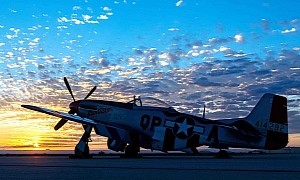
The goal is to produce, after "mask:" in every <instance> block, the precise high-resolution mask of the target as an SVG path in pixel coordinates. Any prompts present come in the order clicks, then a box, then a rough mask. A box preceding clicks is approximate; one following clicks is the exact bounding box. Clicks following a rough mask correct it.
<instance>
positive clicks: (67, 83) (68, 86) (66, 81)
mask: <svg viewBox="0 0 300 180" xmlns="http://www.w3.org/2000/svg"><path fill="white" fill-rule="evenodd" d="M64 81H65V84H66V86H67V88H68V90H69V92H70V94H71V96H72V98H73V100H74V101H75V98H74V96H73V93H72V90H71V87H70V85H69V82H68V80H67V78H66V77H64Z"/></svg>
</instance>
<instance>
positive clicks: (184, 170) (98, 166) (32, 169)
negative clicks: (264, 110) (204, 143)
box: [0, 154, 300, 180]
mask: <svg viewBox="0 0 300 180" xmlns="http://www.w3.org/2000/svg"><path fill="white" fill-rule="evenodd" d="M0 179H156V180H158V179H205V180H206V179H243V180H245V179H289V180H291V179H300V154H243V155H241V154H236V155H235V154H234V155H232V157H231V158H224V159H220V158H215V157H214V155H200V156H185V155H172V156H161V155H157V156H156V155H144V156H143V157H142V158H135V159H129V158H120V156H116V155H112V156H107V155H106V156H96V157H94V158H92V159H70V158H69V157H68V156H57V155H53V156H44V155H42V156H41V155H40V156H38V155H32V156H0Z"/></svg>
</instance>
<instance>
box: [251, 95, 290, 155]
mask: <svg viewBox="0 0 300 180" xmlns="http://www.w3.org/2000/svg"><path fill="white" fill-rule="evenodd" d="M246 120H247V121H248V122H250V123H251V124H252V125H253V126H254V127H256V128H257V130H258V131H259V132H260V133H261V134H262V135H264V136H266V142H265V149H269V150H273V149H281V148H283V147H285V146H286V145H287V143H288V118H287V99H286V98H285V97H283V96H278V95H275V94H270V93H267V94H264V95H263V97H262V98H261V99H260V100H259V102H258V103H257V105H256V106H255V107H254V109H253V110H252V111H251V113H250V114H249V115H248V116H247V117H246Z"/></svg>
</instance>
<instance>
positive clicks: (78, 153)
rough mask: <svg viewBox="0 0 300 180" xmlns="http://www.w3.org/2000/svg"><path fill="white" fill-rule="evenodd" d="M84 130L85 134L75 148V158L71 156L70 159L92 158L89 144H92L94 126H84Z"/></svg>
mask: <svg viewBox="0 0 300 180" xmlns="http://www.w3.org/2000/svg"><path fill="white" fill-rule="evenodd" d="M83 128H84V130H85V132H84V134H83V135H82V137H81V139H80V141H79V142H78V144H77V145H76V147H75V154H74V155H73V156H70V158H92V156H91V155H90V148H89V142H91V139H90V136H91V132H92V126H88V125H84V126H83Z"/></svg>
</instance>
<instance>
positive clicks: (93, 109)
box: [22, 78, 288, 157]
mask: <svg viewBox="0 0 300 180" xmlns="http://www.w3.org/2000/svg"><path fill="white" fill-rule="evenodd" d="M64 81H65V84H66V86H67V88H68V90H69V92H70V94H71V96H72V99H73V100H74V102H72V103H71V104H70V105H69V107H70V111H69V112H68V113H64V112H58V111H53V110H50V109H46V108H41V107H36V106H32V105H22V107H24V108H27V109H31V110H34V111H39V112H42V113H46V114H49V115H52V116H56V117H59V118H62V119H61V120H60V121H59V122H58V123H57V125H56V126H55V127H54V129H55V130H58V129H59V128H60V127H62V126H63V125H64V124H65V123H66V122H67V121H68V120H70V121H75V122H77V123H81V124H83V127H84V130H85V132H84V134H83V135H82V137H81V139H80V141H79V143H78V144H77V145H76V147H75V155H76V156H82V157H87V156H89V146H88V142H89V140H90V134H91V131H92V129H93V128H94V130H95V132H96V134H97V135H100V136H105V137H107V138H108V140H107V146H108V148H109V149H111V150H113V151H117V152H119V151H121V152H125V154H124V156H130V157H132V156H137V155H138V153H139V151H140V148H145V149H151V150H159V151H163V152H167V151H184V152H188V151H190V152H194V153H197V152H198V151H197V149H196V148H197V147H199V146H202V145H206V146H209V147H212V148H218V149H220V150H221V149H227V148H229V147H234V148H252V149H267V150H275V149H280V148H283V147H285V146H286V145H287V143H288V121H287V99H286V98H285V97H283V96H279V95H275V94H269V93H267V94H264V95H263V96H262V98H261V99H260V100H259V102H258V103H257V105H256V106H255V107H254V109H253V110H252V111H251V112H250V114H249V115H248V116H246V117H244V118H233V119H221V120H210V119H207V118H205V116H204V115H203V117H198V116H194V115H190V114H185V113H180V112H178V111H176V110H175V109H174V108H172V107H170V106H168V105H167V104H166V103H164V102H163V101H160V100H158V99H155V98H145V99H141V98H140V97H138V98H136V97H134V98H133V100H131V101H129V102H127V103H124V102H114V101H104V100H88V99H87V98H88V97H89V96H90V95H91V94H92V93H93V92H94V91H95V90H96V86H95V87H94V88H93V89H92V90H91V91H90V92H89V94H88V95H87V96H86V97H85V98H84V99H83V100H77V101H76V100H75V98H74V96H73V93H72V90H71V88H70V85H69V83H68V81H67V79H66V78H64ZM150 101H151V102H152V105H149V102H150Z"/></svg>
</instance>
